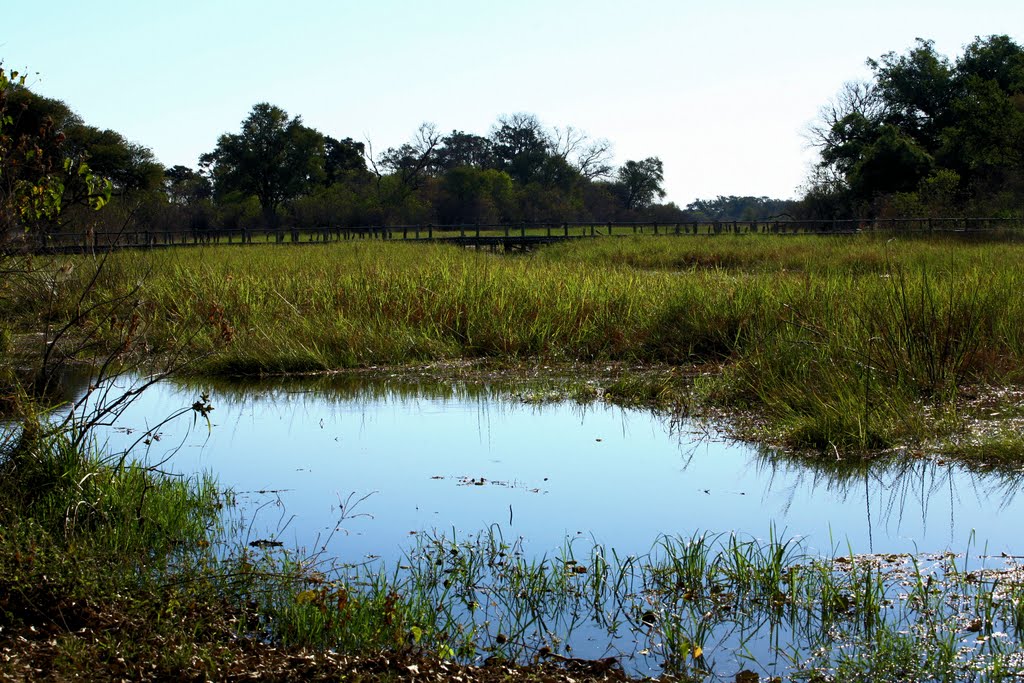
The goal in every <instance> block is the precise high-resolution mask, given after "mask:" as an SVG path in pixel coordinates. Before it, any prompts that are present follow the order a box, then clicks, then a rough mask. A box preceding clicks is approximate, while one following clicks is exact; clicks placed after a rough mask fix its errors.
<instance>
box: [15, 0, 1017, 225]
mask: <svg viewBox="0 0 1024 683" xmlns="http://www.w3.org/2000/svg"><path fill="white" fill-rule="evenodd" d="M0 10H2V12H0V16H2V17H3V19H2V25H0V60H2V61H3V63H4V66H5V67H6V68H8V69H19V70H27V71H28V72H29V73H30V74H31V76H30V78H29V84H30V85H31V87H32V88H33V89H34V90H35V91H36V92H39V93H41V94H43V95H46V96H48V97H54V98H57V99H60V100H63V101H64V102H66V103H67V104H68V105H69V106H70V107H71V108H72V109H73V110H75V111H76V112H77V113H78V114H79V115H80V116H82V118H83V119H84V120H85V121H86V123H89V124H90V125H93V126H97V127H100V128H111V129H113V130H116V131H118V132H120V133H121V134H122V135H124V136H125V137H126V138H128V139H129V140H131V141H133V142H138V143H141V144H143V145H145V146H147V147H149V148H150V149H152V150H153V152H154V154H155V155H156V157H157V159H158V160H159V161H160V162H161V163H163V164H164V165H165V166H172V165H176V164H182V165H185V166H189V167H195V166H196V163H197V161H198V158H199V155H200V154H203V153H204V152H208V151H211V150H212V149H213V148H214V147H215V145H216V143H217V138H218V136H220V135H222V134H224V133H229V132H237V131H238V130H239V128H240V125H241V122H242V120H243V119H245V118H246V116H247V115H248V113H249V111H250V110H251V108H252V106H253V105H254V104H257V103H259V102H270V103H272V104H275V105H277V106H279V107H282V108H283V109H285V110H286V111H287V112H288V113H289V114H290V115H293V116H295V115H300V116H301V117H302V120H303V121H304V123H306V125H309V126H312V127H314V128H317V129H318V130H320V131H321V132H323V133H325V134H327V135H331V136H332V137H335V138H345V137H351V138H354V139H356V140H361V141H369V142H371V143H372V145H373V148H374V149H375V150H377V151H381V150H384V149H385V148H387V147H390V146H397V145H400V144H401V143H403V142H406V141H408V140H410V139H411V138H412V137H413V135H414V134H415V132H416V129H417V128H418V127H419V125H420V124H421V123H423V122H432V123H435V124H436V125H437V126H438V128H439V129H440V130H441V131H444V132H448V131H451V130H462V131H466V132H471V133H476V134H480V135H486V134H488V132H489V131H490V129H491V127H492V126H493V125H494V123H495V121H496V120H497V118H498V117H499V116H501V115H503V114H511V113H516V112H528V113H532V114H535V115H536V116H537V117H538V118H539V119H540V120H541V122H542V123H544V124H546V125H547V126H560V127H565V126H573V127H574V128H577V129H581V130H584V131H586V132H587V133H588V134H589V135H591V136H592V137H594V138H607V139H608V140H610V141H611V142H612V143H613V146H614V152H615V158H614V162H615V163H616V165H619V164H622V163H624V162H625V161H627V160H630V159H637V160H638V159H644V158H647V157H651V156H657V157H659V158H660V159H661V160H662V162H663V163H664V169H665V183H664V187H665V190H666V191H667V193H668V194H667V197H666V198H665V201H674V202H676V203H677V204H679V205H680V206H685V205H686V204H688V203H690V202H692V201H693V200H695V199H698V198H701V199H710V198H714V197H716V196H719V195H754V196H770V197H775V198H783V199H785V198H791V197H797V196H799V194H800V192H801V186H802V185H803V184H804V182H805V180H806V177H807V173H808V170H809V169H810V167H811V165H812V164H813V162H814V159H815V151H814V149H813V148H810V147H809V145H808V142H807V139H806V135H805V132H806V129H807V127H808V125H809V124H811V123H812V122H813V121H814V120H815V117H816V116H817V113H818V110H819V109H820V108H821V107H822V106H823V105H825V104H826V103H827V102H828V101H829V99H830V98H832V97H833V96H834V95H835V94H836V93H837V92H838V90H839V89H840V87H841V86H842V84H843V83H844V82H845V81H849V80H863V79H867V78H870V76H871V71H870V69H869V68H868V67H867V66H866V60H867V59H868V58H869V57H874V58H877V57H879V56H881V55H883V54H885V53H887V52H897V53H903V52H905V51H906V50H907V49H909V48H910V47H911V46H913V44H914V40H915V38H917V37H921V38H926V39H931V40H934V41H935V47H936V49H937V50H938V51H939V52H940V53H942V54H945V55H947V56H949V57H951V58H953V57H955V56H957V55H958V54H960V52H961V51H962V49H963V47H964V46H965V45H966V44H967V43H969V42H971V41H972V40H973V39H974V38H975V37H976V36H987V35H991V34H1007V35H1009V36H1010V37H1011V38H1013V39H1014V40H1015V41H1017V42H1018V43H1021V42H1024V2H1021V0H975V1H974V2H964V1H963V0H959V1H956V2H951V1H946V0H932V1H931V2H919V1H917V0H913V1H908V2H901V1H900V0H887V1H878V2H876V1H875V0H863V1H861V2H857V3H852V2H846V3H826V2H823V1H822V0H777V1H775V2H770V3H767V2H741V1H739V0H707V1H705V0H692V1H690V0H674V1H671V0H628V1H626V0H618V1H616V2H605V1H603V0H585V1H578V0H564V1H560V0H546V1H545V0H516V1H515V2H509V1H507V0H475V1H470V0H415V1H413V0H374V1H373V2H369V1H359V2H355V1H350V0H290V1H289V2H280V1H277V2H264V1H263V0H247V1H245V2H235V1H228V0H176V1H175V2H167V1H166V0H146V1H140V0H108V1H105V2H103V3H90V2H84V1H78V0H75V1H72V0H50V1H48V2H46V3H34V2H22V1H18V0H0Z"/></svg>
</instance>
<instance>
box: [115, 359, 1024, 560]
mask: <svg viewBox="0 0 1024 683" xmlns="http://www.w3.org/2000/svg"><path fill="white" fill-rule="evenodd" d="M515 391H517V388H516V386H515V385H514V383H512V382H502V383H496V384H489V385H487V384H475V385H472V384H471V385H467V384H461V383H455V382H451V381H437V380H435V379H433V378H431V377H426V376H425V377H418V378H417V377H409V376H388V375H357V376H353V375H339V376H334V377H327V378H318V379H316V380H315V381H309V380H299V379H289V380H273V381H263V382H250V383H247V384H208V383H202V384H171V383H164V384H161V385H159V386H157V387H154V388H153V389H151V390H150V391H147V392H146V393H145V394H144V395H143V396H142V397H141V398H140V399H139V400H138V401H137V402H136V403H135V404H134V405H133V406H131V408H130V409H129V411H128V412H127V413H126V415H125V416H124V418H123V419H122V421H121V423H120V424H121V427H120V428H119V429H120V431H118V430H112V431H110V432H108V433H107V434H106V438H107V439H108V446H109V447H110V448H114V449H117V448H123V447H125V445H126V444H128V443H131V442H134V441H137V440H138V438H139V433H140V430H141V431H145V430H146V429H148V428H149V427H148V426H149V425H151V424H154V423H155V422H156V421H158V420H159V419H160V418H161V417H162V416H165V415H168V414H171V413H172V412H174V411H175V410H176V409H179V408H181V407H182V406H188V405H191V403H192V402H193V401H194V400H195V399H196V397H197V396H198V395H199V394H200V393H201V392H209V393H210V394H211V401H212V403H213V405H214V407H215V409H214V412H213V413H212V414H211V418H212V420H213V427H212V430H210V431H209V432H208V431H207V430H206V428H205V427H204V426H203V425H202V424H199V425H198V426H194V425H193V424H192V422H191V418H189V419H187V420H185V421H184V422H183V423H181V424H177V423H176V424H172V425H168V426H165V427H163V428H161V433H160V434H159V435H158V440H152V441H151V444H150V446H149V450H150V452H149V454H148V455H149V457H150V458H151V459H152V458H157V459H160V460H163V459H165V458H167V457H171V458H172V460H171V461H170V462H171V465H170V466H171V467H172V468H174V469H176V470H177V471H182V472H190V471H197V470H210V471H212V472H214V473H215V474H216V475H217V477H218V478H219V479H220V481H221V482H222V483H223V484H225V485H228V486H231V487H233V488H234V489H235V490H237V491H239V492H241V493H242V494H243V496H242V500H243V502H247V503H248V504H249V505H250V506H251V507H250V509H251V510H253V511H255V510H259V512H258V514H257V513H255V512H254V513H253V514H256V516H257V521H256V522H255V523H253V524H252V526H251V527H250V529H249V533H251V534H253V535H257V534H259V535H261V536H263V535H265V536H268V537H273V538H277V539H280V540H282V541H284V542H286V543H289V544H298V545H300V546H305V547H311V546H313V545H315V544H317V543H318V542H322V539H325V538H330V539H331V540H330V543H329V547H328V551H329V552H331V553H333V554H334V555H336V556H337V557H340V558H343V559H344V560H346V561H351V562H358V561H362V560H363V559H365V558H366V557H369V556H384V557H390V558H398V557H401V556H402V553H403V552H404V549H405V548H407V547H408V546H409V540H410V538H411V537H412V536H414V535H416V534H419V533H422V532H424V531H440V532H443V533H448V534H449V535H451V534H452V533H453V532H454V533H456V534H458V533H472V532H475V531H479V530H480V529H484V528H488V527H490V526H491V525H497V526H498V528H499V529H500V530H501V532H502V533H503V534H505V536H506V537H508V538H519V537H521V538H524V539H525V540H526V544H527V548H528V549H529V550H530V551H531V552H535V553H537V554H538V555H540V554H545V553H550V552H552V551H553V549H557V548H559V547H560V546H562V545H563V544H564V543H565V542H566V540H567V539H569V540H571V539H574V538H582V539H586V540H588V541H589V539H594V540H597V541H599V542H601V543H603V544H604V545H605V546H607V547H614V548H616V549H617V550H618V551H619V552H620V553H638V554H639V553H645V552H647V551H649V550H650V547H651V544H652V543H653V542H654V541H655V539H657V538H658V537H659V535H661V534H679V535H682V536H687V537H688V536H691V535H692V534H693V533H694V532H695V531H705V530H706V531H710V532H723V531H725V532H727V531H736V532H741V533H745V534H750V535H752V536H754V537H761V538H764V537H766V536H767V534H768V530H769V528H770V527H771V526H772V525H774V526H775V527H776V528H777V529H779V530H780V531H781V533H782V534H784V535H786V536H791V537H797V536H798V537H802V538H804V539H805V542H806V543H807V544H808V547H809V548H810V549H811V550H812V551H815V550H816V551H819V552H822V553H831V552H836V551H838V552H840V553H845V552H848V551H853V552H906V551H910V552H913V551H916V550H921V551H925V550H927V551H940V550H945V549H957V548H962V547H963V545H964V544H965V543H966V542H967V540H968V538H969V537H971V535H972V533H975V535H976V539H977V540H978V541H979V542H987V543H988V545H989V550H990V551H992V552H999V551H1005V552H1007V553H1008V554H1015V553H1014V548H1013V545H1014V544H1015V543H1016V541H1017V534H1016V528H1015V526H1016V519H1017V518H1018V517H1019V514H1020V513H1021V512H1022V510H1021V509H1019V508H1021V502H1020V497H1019V496H1018V495H1017V493H1018V491H1019V490H1020V487H1021V483H1022V477H1021V474H1020V472H1019V471H1001V472H982V471H974V472H972V471H969V470H967V469H965V468H963V467H960V466H957V465H953V464H948V463H940V462H938V461H935V460H932V459H924V458H914V457H910V456H909V455H907V454H892V455H889V456H886V457H881V458H874V459H871V460H868V461H859V460H830V459H822V458H812V457H800V456H794V455H788V454H782V453H778V452H773V451H770V450H767V449H758V448H755V447H752V446H750V445H746V444H737V443H730V442H728V441H726V440H723V439H721V438H718V437H717V436H716V435H715V433H714V432H709V431H707V430H705V429H701V428H699V427H698V426H697V425H693V424H690V423H686V422H679V421H675V420H673V419H671V418H670V417H667V416H659V415H654V414H651V413H648V412H643V411H635V410H626V409H621V408H617V407H614V406H608V405H604V404H600V403H596V404H590V405H579V404H575V403H572V402H561V403H555V404H549V405H542V406H538V405H529V404H524V403H523V402H522V401H519V400H516V399H514V398H510V396H511V395H512V394H513V393H514V392H515ZM190 430H191V431H190ZM186 432H188V433H186ZM356 500H362V502H361V503H359V505H358V506H356V509H353V507H352V503H353V501H356ZM261 506H262V507H261ZM360 515H362V516H360ZM339 522H340V524H339Z"/></svg>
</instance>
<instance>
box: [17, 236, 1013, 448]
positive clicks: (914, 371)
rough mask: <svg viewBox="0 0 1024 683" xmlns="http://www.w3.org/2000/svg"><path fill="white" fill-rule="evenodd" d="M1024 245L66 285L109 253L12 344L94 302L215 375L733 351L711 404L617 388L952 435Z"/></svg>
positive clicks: (329, 254)
mask: <svg viewBox="0 0 1024 683" xmlns="http://www.w3.org/2000/svg"><path fill="white" fill-rule="evenodd" d="M1022 254H1024V245H1020V244H1017V243H1014V242H983V241H957V240H956V239H952V238H935V239H929V240H925V239H919V238H900V239H896V238H893V239H890V240H885V239H881V238H879V237H877V236H874V235H872V236H864V237H858V238H824V237H797V236H790V237H785V238H781V237H770V236H762V237H743V236H720V237H716V238H713V239H708V238H674V237H662V238H652V237H642V238H638V239H616V240H596V241H590V242H581V243H564V244H559V245H555V246H552V247H549V248H546V249H543V250H540V251H538V252H536V253H535V254H530V255H525V256H518V257H509V256H501V255H493V254H484V253H477V252H472V251H466V250H460V249H457V248H454V247H445V246H441V245H425V244H401V243H381V242H368V241H355V242H349V243H342V244H329V245H321V246H317V247H302V248H298V247H295V248H292V247H286V246H265V247H259V246H254V247H252V248H246V249H237V248H230V247H210V248H197V249H188V250H182V251H173V250H172V251H161V252H122V253H118V254H115V255H113V256H112V257H111V258H110V259H109V261H107V262H106V263H105V264H104V267H103V270H102V272H101V273H100V276H99V278H97V280H96V285H95V287H94V288H93V290H92V291H91V293H90V297H89V298H88V299H87V300H85V301H78V300H77V299H76V298H75V297H73V296H71V295H70V294H71V293H73V292H78V291H82V289H83V287H84V286H85V285H86V283H87V282H88V281H89V280H90V279H91V278H92V276H93V273H94V269H93V265H92V264H93V262H92V261H90V260H88V259H87V258H85V257H80V258H79V257H76V258H72V259H55V260H53V261H49V262H47V263H46V264H45V266H44V267H42V268H40V270H39V272H41V273H51V275H49V276H46V277H41V278H38V279H37V281H36V282H35V283H28V284H24V285H22V288H21V289H20V290H19V291H18V292H17V293H16V294H17V295H16V296H15V295H14V293H9V294H8V295H7V296H6V297H0V300H3V301H5V302H6V304H7V306H8V309H9V310H8V315H7V316H6V318H5V319H6V321H7V323H6V325H5V330H6V331H5V337H3V338H6V339H7V340H8V341H7V342H6V343H7V345H8V346H11V345H12V344H13V343H14V342H13V341H12V340H16V339H18V338H19V335H21V336H23V335H24V334H25V333H27V332H29V331H31V330H38V329H40V328H43V327H45V326H47V325H51V326H53V325H59V324H61V323H62V322H63V321H67V320H70V319H75V318H76V316H78V317H80V318H82V324H83V325H84V326H85V327H86V328H87V330H88V335H89V338H90V339H93V340H95V341H96V342H97V344H98V345H99V346H100V347H102V348H103V349H105V350H107V351H109V350H110V349H112V348H113V349H117V348H119V345H122V346H125V348H128V345H127V343H126V342H127V341H128V340H132V341H134V342H135V346H134V348H142V349H144V353H145V354H146V355H147V356H152V355H159V354H160V353H170V352H172V351H176V352H180V351H182V350H184V352H186V353H187V354H189V355H190V356H191V357H193V358H195V359H198V361H197V363H196V364H195V365H194V366H193V367H194V371H195V372H198V373H201V374H204V375H207V376H210V375H220V376H245V375H261V374H281V373H297V372H321V371H328V370H336V369H345V368H367V367H376V366H399V365H405V364H416V363H430V362H437V361H442V362H454V361H462V360H465V359H486V360H489V361H492V362H499V363H510V364H517V363H522V362H524V361H529V362H542V363H579V362H583V363H602V362H616V363H625V364H632V365H649V364H654V363H669V364H673V365H677V366H680V367H681V368H682V369H683V371H682V372H681V373H680V374H687V375H692V374H694V373H693V372H692V371H691V370H690V368H693V367H698V368H701V367H703V368H715V369H716V370H715V372H714V374H713V377H708V376H705V377H704V378H702V379H701V381H700V382H699V383H698V389H699V391H697V392H696V396H697V398H698V399H699V400H698V401H693V400H692V399H693V397H694V392H693V391H691V390H690V389H689V388H688V389H685V390H682V391H680V389H679V387H680V383H674V384H673V385H672V386H665V387H660V388H659V387H657V386H651V385H650V384H649V383H646V382H633V383H632V384H633V385H635V386H633V387H630V386H629V385H630V384H631V382H630V380H629V378H624V379H623V380H622V382H620V383H619V384H618V385H616V386H609V387H607V389H609V391H608V392H607V396H608V397H609V398H611V397H615V398H616V399H617V400H627V401H628V400H637V401H639V400H651V401H658V402H661V403H666V402H672V400H673V398H675V399H676V400H677V402H679V403H682V402H683V399H685V404H686V407H687V409H693V408H695V407H698V408H703V409H714V410H717V411H725V412H730V411H731V412H734V413H735V412H737V411H751V412H752V413H753V414H754V415H756V417H757V418H758V420H757V421H756V423H750V424H748V425H747V427H746V429H745V432H746V435H747V436H752V437H756V438H759V439H763V440H770V441H772V442H774V443H778V444H782V445H785V446H789V447H793V448H812V449H816V450H819V451H829V452H831V451H832V450H834V449H840V450H844V451H846V450H871V449H884V448H888V447H893V446H897V445H913V444H924V443H929V445H930V447H932V448H939V447H941V444H940V442H941V441H944V440H950V439H952V438H953V437H955V436H956V434H957V433H958V432H959V431H961V430H962V429H963V428H964V426H963V424H962V421H961V420H960V417H959V415H958V407H957V402H958V399H959V395H960V393H959V392H960V389H961V388H962V387H963V386H964V385H966V384H972V385H975V386H977V385H991V386H995V387H1006V386H1012V385H1014V384H1015V383H1016V382H1018V381H1019V380H1020V367H1022V363H1021V360H1022V356H1024V331H1022V328H1021V327H1020V326H1019V325H1018V324H1017V321H1019V320H1020V319H1021V318H1022V316H1024V300H1022V299H1020V297H1016V296H1014V295H1013V293H1014V292H1016V291H1018V290H1019V289H1020V287H1021V285H1022V282H1021V279H1022V278H1024V275H1022V274H1021V271H1020V269H1019V268H1016V267H1015V264H1016V263H1017V262H1018V261H1019V259H1020V256H1021V255H1022ZM8 287H10V286H8ZM129 294H130V295H131V298H132V300H133V301H134V302H135V305H134V308H133V309H132V311H131V312H130V314H124V315H122V316H120V317H118V316H102V315H99V316H96V317H95V319H93V318H91V317H90V314H89V311H90V310H92V309H91V308H90V303H91V301H92V300H96V301H120V300H124V299H125V298H126V297H128V295H129ZM83 310H84V311H85V313H84V314H83V313H82V311H83ZM3 338H0V341H2V340H3ZM751 424H753V425H755V426H756V427H757V428H756V429H753V428H751V426H750V425H751ZM1001 448H1002V449H1003V450H1004V451H1005V450H1006V443H1005V439H1003V445H1002V446H1001Z"/></svg>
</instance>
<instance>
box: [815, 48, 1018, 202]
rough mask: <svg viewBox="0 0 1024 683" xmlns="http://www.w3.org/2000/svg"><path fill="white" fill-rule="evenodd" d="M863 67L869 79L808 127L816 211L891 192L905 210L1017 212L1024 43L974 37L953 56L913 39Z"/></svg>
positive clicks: (850, 86)
mask: <svg viewBox="0 0 1024 683" xmlns="http://www.w3.org/2000/svg"><path fill="white" fill-rule="evenodd" d="M868 65H869V66H870V67H871V68H872V70H873V72H874V80H873V81H872V82H870V83H863V84H860V83H857V84H847V85H846V86H844V88H843V90H842V91H841V92H840V94H839V95H838V96H837V97H836V99H835V100H834V101H833V103H831V104H830V105H829V106H827V107H825V108H823V109H822V111H821V112H820V114H819V120H818V122H817V123H816V124H815V125H814V126H812V127H811V130H810V131H809V137H810V139H811V142H812V144H814V145H815V146H817V147H818V148H819V150H820V153H821V158H820V161H819V163H818V165H817V167H816V169H815V171H814V173H813V178H812V181H811V182H810V184H809V187H810V189H809V190H808V195H809V196H810V195H811V194H813V195H814V202H813V204H814V205H815V206H816V207H817V208H816V209H815V213H820V212H821V209H822V208H823V207H824V205H825V204H826V203H827V202H828V201H830V200H831V201H834V202H835V203H836V207H840V206H845V209H844V210H845V211H847V212H849V211H851V210H857V208H858V206H859V208H860V210H863V209H864V208H868V207H869V206H873V207H881V206H885V205H886V203H887V202H886V200H885V196H886V195H889V194H896V193H898V194H901V195H906V196H903V197H901V198H894V201H895V203H896V204H899V205H900V206H902V207H903V208H904V209H907V210H911V209H913V210H917V211H924V212H928V213H934V211H936V210H939V209H940V208H941V209H944V210H950V207H953V206H960V207H961V208H970V207H974V208H975V209H976V210H983V211H988V210H991V209H993V208H994V209H995V210H996V211H999V210H1009V211H1019V208H1018V207H1019V205H1020V201H1021V200H1022V199H1024V48H1022V47H1021V46H1020V45H1017V44H1016V43H1015V42H1014V41H1013V40H1012V39H1010V38H1009V37H1008V36H988V37H986V38H976V39H975V40H974V41H973V42H972V43H971V44H969V45H968V46H966V48H965V50H964V54H963V55H962V56H961V57H960V58H959V59H958V60H957V61H956V62H955V63H953V62H951V61H950V60H949V59H947V58H946V57H944V56H942V55H940V54H937V53H936V52H935V49H934V44H933V43H932V41H930V40H922V39H920V38H919V39H917V42H916V43H915V45H914V47H912V48H911V49H910V50H908V51H907V52H906V53H904V54H901V55H898V54H896V53H893V52H889V53H886V54H885V55H883V56H882V57H881V58H879V59H877V60H874V59H870V60H868ZM954 182H956V183H957V184H958V187H953V183H954ZM910 195H914V196H910ZM897 199H898V201H896V200H897ZM850 202H852V204H851V203H850ZM922 202H923V203H922ZM929 203H931V204H934V206H931V205H929ZM805 204H807V203H806V202H805ZM893 205H895V204H893Z"/></svg>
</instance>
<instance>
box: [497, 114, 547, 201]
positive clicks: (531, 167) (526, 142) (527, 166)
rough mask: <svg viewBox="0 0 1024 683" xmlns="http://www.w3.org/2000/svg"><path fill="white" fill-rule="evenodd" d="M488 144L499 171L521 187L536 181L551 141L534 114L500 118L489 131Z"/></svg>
mask: <svg viewBox="0 0 1024 683" xmlns="http://www.w3.org/2000/svg"><path fill="white" fill-rule="evenodd" d="M491 144H492V148H493V150H494V156H495V161H496V164H497V166H498V169H499V170H502V171H505V172H507V173H508V174H509V175H510V176H512V178H513V179H514V180H516V181H518V182H520V183H523V184H524V185H525V184H527V183H529V182H531V181H533V180H536V179H537V176H538V174H539V173H540V170H541V168H542V167H543V166H544V162H545V160H546V159H547V158H548V156H550V154H551V141H550V139H549V138H548V135H547V133H546V132H545V131H544V127H543V126H542V125H541V123H540V121H539V120H538V119H537V117H536V116H534V115H533V114H526V113H517V114H511V115H507V116H502V117H500V118H499V119H498V123H497V125H496V126H495V127H494V129H493V131H492V132H491Z"/></svg>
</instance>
